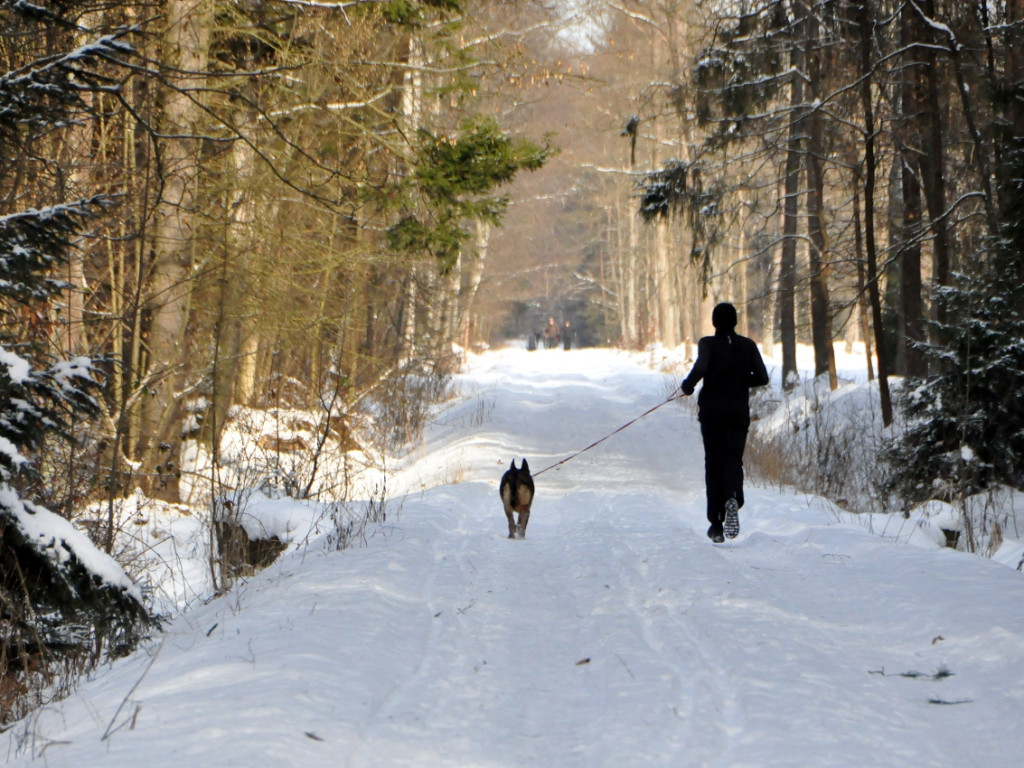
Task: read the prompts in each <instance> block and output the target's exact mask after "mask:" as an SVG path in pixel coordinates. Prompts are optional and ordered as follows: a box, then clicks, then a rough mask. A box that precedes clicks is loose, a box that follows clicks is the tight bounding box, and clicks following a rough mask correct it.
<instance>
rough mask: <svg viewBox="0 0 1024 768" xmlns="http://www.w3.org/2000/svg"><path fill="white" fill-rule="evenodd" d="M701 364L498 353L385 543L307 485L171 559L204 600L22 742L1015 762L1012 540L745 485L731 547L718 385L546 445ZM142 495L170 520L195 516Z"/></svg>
mask: <svg viewBox="0 0 1024 768" xmlns="http://www.w3.org/2000/svg"><path fill="white" fill-rule="evenodd" d="M638 362H639V363H643V364H638ZM684 373H685V371H683V370H679V369H678V365H674V364H672V361H671V360H669V359H668V358H667V357H666V358H665V359H655V353H654V352H652V353H651V355H650V357H649V358H645V359H643V360H642V361H638V360H637V359H636V358H635V357H634V356H631V355H628V354H626V353H622V352H615V351H609V350H573V351H570V352H565V351H562V350H548V351H534V352H528V351H526V350H525V349H517V348H508V349H503V350H497V351H491V352H487V353H484V354H482V355H478V356H472V357H471V358H470V359H469V361H468V363H467V366H466V370H465V371H464V373H462V374H461V375H459V376H458V377H457V381H456V384H457V391H458V397H457V398H456V400H454V401H453V402H452V403H449V404H448V405H447V406H445V407H443V408H442V409H439V412H438V413H437V415H436V417H435V418H434V420H433V421H432V423H431V425H430V426H429V428H428V429H427V430H426V432H425V434H424V436H423V440H422V441H421V442H420V443H419V444H418V445H417V446H415V447H414V449H413V450H412V451H411V452H410V453H409V454H408V455H407V456H406V457H404V459H402V461H401V463H400V464H399V466H397V467H395V468H394V470H393V471H392V472H391V477H390V478H389V482H388V487H389V489H391V490H392V492H393V493H394V494H396V495H395V496H393V497H392V498H391V499H390V500H389V501H388V515H387V520H386V522H384V523H382V524H381V525H379V526H377V527H374V528H372V529H370V530H368V531H367V532H366V536H365V541H364V542H363V544H362V545H360V546H357V547H354V548H350V549H347V550H344V551H340V552H339V551H335V550H334V548H333V547H330V546H326V545H325V544H324V538H325V536H324V535H320V534H318V533H317V531H318V530H319V529H318V528H317V526H316V525H315V520H313V519H311V518H310V515H309V512H308V508H306V510H305V511H301V512H297V513H296V514H295V517H294V520H305V521H306V523H305V524H304V527H303V526H299V528H298V529H297V528H296V525H295V523H294V521H293V522H291V523H289V522H280V518H281V516H282V515H285V517H287V515H286V514H285V512H286V510H285V509H284V505H285V504H286V501H285V500H278V502H277V503H276V504H271V505H269V506H271V507H273V517H274V519H275V520H278V521H279V522H278V523H277V525H278V526H279V527H280V528H282V530H288V531H291V532H292V533H291V534H290V537H289V539H288V542H289V548H288V550H287V552H286V553H285V555H284V556H283V557H282V558H281V559H280V560H278V562H277V563H275V564H274V565H273V566H271V567H270V568H268V569H267V570H265V571H263V572H261V573H258V574H256V575H255V576H253V577H251V578H249V579H246V580H244V581H243V582H241V583H239V584H238V585H237V586H236V587H235V588H234V589H233V590H232V591H231V592H230V593H229V594H227V595H225V596H223V597H220V598H218V599H215V600H212V601H204V600H202V599H200V595H201V593H202V589H201V588H199V587H196V586H195V582H191V581H190V580H189V579H190V574H189V572H188V568H189V567H191V566H179V567H171V566H168V570H169V571H175V570H176V568H177V577H178V579H179V581H178V583H177V586H176V587H174V588H173V589H172V590H171V594H170V596H169V597H168V600H170V601H171V602H176V603H177V604H178V605H179V606H181V605H187V606H189V607H188V608H187V610H184V611H183V612H182V613H181V614H180V615H179V616H178V617H177V618H175V619H174V620H172V621H170V622H168V623H167V625H166V626H165V630H164V632H162V633H160V634H157V635H155V636H154V637H153V638H152V640H151V641H150V642H149V643H148V644H146V645H145V647H144V648H142V649H141V650H139V651H138V652H137V653H135V654H134V655H133V656H131V657H130V658H128V659H124V660H120V661H117V662H116V663H114V664H112V665H110V666H109V667H105V668H103V669H101V670H100V671H99V672H98V673H97V674H96V675H95V676H94V679H92V680H91V681H89V682H87V683H85V684H84V685H83V686H82V687H81V688H80V690H79V691H78V692H77V693H76V694H75V695H73V696H71V697H70V698H68V699H66V700H64V701H62V702H58V703H54V704H50V705H48V706H46V707H44V708H42V709H40V710H38V711H36V712H35V713H34V714H33V715H32V716H31V717H29V718H27V719H26V720H24V721H21V722H18V723H15V724H13V725H12V727H10V728H9V729H8V730H7V731H6V732H5V733H4V735H3V738H4V739H5V740H6V755H7V760H8V762H9V764H11V765H14V766H18V765H46V766H74V767H75V768H89V767H90V766H105V767H107V768H119V767H122V766H123V767H124V768H138V766H147V767H148V768H162V767H163V766H167V767H168V768H171V767H172V766H173V768H180V766H182V765H190V766H232V765H238V766H292V765H294V766H303V767H304V768H307V767H308V768H314V767H315V766H330V767H331V768H336V767H338V766H344V767H349V768H371V767H372V768H397V766H439V767H442V766H453V767H454V766H458V768H474V767H479V768H497V767H498V766H509V767H510V768H511V767H513V766H515V767H518V766H526V765H536V766H545V767H551V766H555V767H557V766H579V767H580V768H602V767H604V766H607V767H608V768H623V766H661V765H664V766H671V767H672V768H680V767H683V768H686V767H689V766H693V767H695V768H696V767H697V766H700V767H702V768H703V767H705V766H707V767H712V766H721V767H723V768H725V767H729V768H739V767H740V766H750V767H755V766H756V767H757V768H762V767H765V766H772V767H775V766H793V768H807V767H808V766H814V768H840V767H842V768H846V767H849V768H864V766H873V767H878V768H883V767H884V768H890V767H891V768H897V767H900V766H907V767H908V768H920V767H922V766H928V767H929V768H944V767H948V768H962V766H967V765H970V766H986V767H987V768H993V767H995V768H998V767H1001V766H1007V767H1009V766H1016V765H1019V762H1020V758H1021V755H1022V754H1024V728H1022V727H1021V724H1022V723H1024V611H1022V610H1021V605H1024V574H1022V573H1021V572H1019V571H1018V570H1016V569H1015V568H1013V567H1007V565H1009V563H1006V564H1000V563H999V562H994V561H993V560H990V559H986V558H983V557H978V556H974V555H969V554H965V553H961V552H955V551H953V550H950V549H947V548H944V547H942V546H940V545H939V543H938V542H935V541H931V540H929V539H927V538H923V539H921V540H920V541H913V542H910V543H908V541H907V537H905V536H904V537H899V536H893V535H884V536H883V535H879V533H878V532H877V531H880V530H882V529H884V528H886V526H884V525H879V524H878V521H874V523H872V524H868V523H867V522H865V520H864V519H862V518H853V517H851V516H849V515H844V514H843V513H841V512H840V511H839V510H837V509H836V508H835V507H834V506H832V505H831V504H829V503H828V502H825V501H823V500H821V499H818V498H814V497H810V496H807V495H804V494H799V493H796V492H794V491H792V490H781V491H780V490H778V489H769V488H759V487H756V486H752V485H750V484H749V483H748V487H747V494H746V495H747V504H746V506H745V507H744V509H743V510H741V513H740V517H741V522H742V530H741V532H740V535H739V537H738V538H737V539H735V540H732V541H729V542H727V543H726V544H723V545H714V544H712V543H711V542H710V541H709V540H708V539H707V537H706V535H705V531H706V528H707V523H706V520H705V516H704V490H703V452H702V448H701V443H700V434H699V429H698V424H697V420H696V413H695V409H694V402H693V399H692V398H691V399H688V400H677V401H673V402H671V403H667V404H665V405H664V406H662V407H659V408H657V410H655V411H654V412H653V413H651V414H650V415H648V416H646V417H644V418H643V419H640V420H639V421H637V422H636V423H635V424H633V425H632V426H630V427H629V428H628V429H625V430H623V431H622V432H620V433H618V434H616V435H615V436H614V437H612V438H611V439H608V440H606V441H604V442H602V443H600V444H599V445H598V446H597V447H595V448H593V449H591V450H588V451H586V452H584V453H580V454H579V455H577V456H575V457H574V458H572V459H571V460H569V461H568V462H566V463H564V464H561V465H560V466H557V467H555V468H552V469H550V470H548V471H543V470H545V469H546V468H548V467H551V466H552V465H555V464H556V463H557V462H560V461H561V460H563V459H564V458H566V457H567V456H570V455H572V454H574V453H576V452H577V451H579V450H580V449H581V448H584V447H585V446H587V445H589V444H591V443H593V442H594V441H595V440H598V439H599V438H601V437H603V436H605V435H607V434H609V433H611V432H612V431H613V430H615V429H617V428H618V427H619V426H621V425H623V424H624V423H626V422H628V421H629V420H631V419H633V418H635V417H637V416H638V415H639V414H641V413H643V412H644V411H646V410H648V409H649V408H652V407H654V406H657V405H659V404H661V403H663V402H664V401H665V400H666V399H668V398H669V396H670V395H672V393H673V390H674V389H675V387H677V386H678V383H679V380H680V379H681V377H682V374H684ZM775 378H776V381H777V373H776V376H775ZM524 457H525V458H527V459H528V460H529V463H530V466H531V468H532V469H533V471H534V473H535V475H536V486H537V495H536V500H535V503H534V506H533V514H532V516H531V519H530V526H529V531H528V535H527V538H526V539H525V540H515V541H512V540H509V539H508V538H507V537H506V536H507V526H506V522H505V519H504V515H503V513H502V511H501V504H500V501H499V499H498V493H497V488H498V481H499V479H500V477H501V473H502V472H503V471H504V470H505V469H506V468H507V467H508V465H509V463H510V462H511V461H512V460H513V459H515V460H516V461H519V460H521V459H522V458H524ZM261 503H263V504H267V502H261ZM296 505H297V503H296ZM258 507H259V505H256V507H254V509H258ZM140 509H142V506H141V502H140ZM146 509H148V511H147V512H145V514H146V520H145V521H142V522H140V527H145V526H155V525H160V526H161V527H162V528H163V529H165V530H164V533H165V536H164V538H163V539H161V541H163V542H165V544H166V542H168V541H170V542H172V543H173V542H174V540H175V535H176V530H177V529H175V528H174V526H175V525H183V523H182V522H181V521H182V520H183V519H184V518H183V517H182V516H178V517H177V518H174V520H176V521H177V522H172V520H171V518H170V517H166V518H162V519H157V518H158V516H157V515H156V514H152V513H153V509H152V508H146ZM140 514H142V512H140ZM161 514H164V515H166V514H167V510H163V511H162V512H161ZM289 519H292V518H289ZM299 529H301V530H299ZM192 530H193V529H192V528H187V527H186V528H181V529H180V530H177V535H179V537H180V536H185V537H186V538H187V536H189V535H192V534H191V533H190V531H192ZM300 533H301V534H302V535H299V534H300ZM1018 544H1019V542H1018ZM166 546H171V545H166ZM177 546H178V552H179V553H180V554H183V555H187V552H185V551H184V550H186V549H187V547H186V546H184V545H183V544H182V543H181V542H179V544H178V545H177ZM1015 546H1017V545H1015ZM166 551H167V552H170V551H171V550H170V549H168V550H166ZM1018 551H1019V546H1018ZM178 562H179V563H180V562H189V561H188V559H187V557H186V558H184V559H182V560H179V561H178ZM195 562H196V563H198V562H200V560H196V561H195ZM197 567H198V566H197ZM197 578H198V576H197Z"/></svg>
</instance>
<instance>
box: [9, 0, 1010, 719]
mask: <svg viewBox="0 0 1024 768" xmlns="http://www.w3.org/2000/svg"><path fill="white" fill-rule="evenodd" d="M1022 6H1024V4H1022V2H1021V0H1000V1H999V2H995V3H981V2H974V1H971V2H967V3H951V2H943V0H905V1H904V2H883V1H881V0H855V1H853V2H851V1H850V0H820V1H819V2H817V3H809V2H806V0H765V2H754V1H751V0H736V1H735V2H728V3H722V2H719V3H707V2H698V1H697V0H694V1H693V2H658V1H657V0H642V1H634V0H627V1H626V2H604V1H603V0H593V2H565V3H561V4H558V3H556V4H553V5H549V4H544V3H539V2H531V1H530V0H521V1H520V0H502V1H500V2H481V1H479V0H351V1H349V2H345V1H343V0H341V1H339V2H330V1H325V2H321V1H320V0H260V1H259V2H255V1H252V2H250V1H248V0H247V1H245V2H236V3H228V2H221V1H220V0H156V1H155V2H130V3H129V2H121V1H120V0H109V1H108V2H104V3H99V2H91V1H89V0H86V1H84V2H39V3H30V2H26V1H25V0H0V30H2V33H3V34H2V37H0V57H2V61H0V265H2V266H0V362H2V363H3V365H0V392H2V394H3V397H2V399H0V520H2V522H0V527H2V530H3V538H2V542H0V603H2V615H3V620H2V621H3V626H4V641H3V647H2V649H0V671H2V672H3V680H5V681H6V680H8V679H9V678H10V679H13V680H14V681H15V684H14V685H13V687H12V689H11V691H7V690H6V689H5V690H4V691H3V692H2V695H0V699H3V701H0V709H3V712H4V715H5V716H7V714H9V713H10V712H11V711H13V710H11V708H10V706H9V701H8V699H9V698H10V697H11V696H14V697H16V696H17V695H19V694H20V693H22V692H23V690H22V689H23V685H22V683H21V682H18V681H19V680H21V679H22V677H19V676H24V675H27V674H31V673H33V672H37V671H38V670H39V669H40V667H44V668H45V667H46V666H47V665H48V664H50V663H52V662H53V659H54V658H59V659H61V660H62V661H60V662H58V663H67V662H66V660H67V659H69V658H71V659H74V662H73V663H74V664H76V665H82V666H87V665H88V664H89V663H95V661H97V660H99V659H101V658H104V657H105V656H107V655H116V654H118V653H122V652H124V651H125V650H127V649H128V648H130V647H131V646H132V644H133V643H134V642H136V641H137V639H138V637H139V636H141V635H142V634H144V633H145V632H146V631H147V630H146V627H148V626H152V625H153V624H154V623H158V621H159V617H157V616H154V615H152V614H151V612H150V611H148V610H147V608H146V607H145V598H144V596H142V595H140V594H139V593H137V592H136V591H135V590H134V589H133V587H132V586H131V585H130V584H127V583H124V582H122V581H121V580H120V579H119V578H118V577H116V576H115V577H112V578H111V579H109V580H106V581H105V580H103V579H98V578H94V576H95V569H91V568H90V567H88V566H89V565H90V562H91V559H90V558H91V557H92V556H91V555H86V554H85V553H86V552H87V548H86V545H85V544H84V543H82V544H74V543H73V539H74V537H75V536H76V535H80V534H81V532H84V535H87V536H88V538H89V540H90V541H91V543H92V545H94V546H95V547H96V548H97V550H98V551H99V552H102V553H105V555H106V556H108V557H111V559H114V558H116V557H117V555H118V551H119V550H118V544H117V542H118V537H119V531H120V528H121V526H122V525H123V524H124V523H123V521H122V520H120V519H119V516H118V514H117V509H118V508H119V507H118V502H119V500H122V499H124V498H125V497H127V496H129V495H130V494H132V493H135V492H136V489H139V490H140V491H141V492H142V493H144V494H146V495H147V496H148V497H151V498H159V499H163V500H165V501H168V502H175V503H176V502H183V501H187V500H188V499H186V498H185V497H186V496H187V494H188V493H190V492H192V490H194V489H195V487H196V486H197V484H199V480H198V479H197V478H196V477H190V476H188V475H187V472H186V468H185V466H184V460H183V456H186V455H189V452H190V451H191V452H192V454H195V452H197V451H199V452H202V454H203V456H204V457H205V459H204V460H205V461H206V464H205V466H206V467H207V469H208V472H207V476H206V477H205V479H204V480H203V481H204V482H207V481H208V482H207V488H206V490H205V491H204V493H205V494H206V495H205V496H203V498H204V499H205V500H206V503H207V505H208V506H209V507H210V509H211V512H210V520H211V524H210V541H211V551H212V552H215V553H217V554H216V555H215V556H211V560H214V559H217V562H216V563H212V564H211V568H213V569H214V570H216V571H217V574H218V575H217V576H216V577H215V579H214V581H215V583H217V584H220V585H224V584H228V583H230V579H231V576H230V573H229V572H228V571H227V570H223V571H222V570H219V569H221V568H222V566H224V562H226V561H227V560H230V557H231V554H230V550H231V548H232V547H234V546H236V544H235V542H236V539H237V537H236V536H234V535H233V534H232V533H231V532H230V530H229V528H228V527H227V523H228V522H230V517H231V514H232V502H231V494H232V493H235V492H237V491H238V483H237V478H234V477H232V479H230V480H228V479H226V478H228V477H229V476H230V473H231V469H230V467H228V464H229V458H228V456H227V454H226V452H225V448H226V442H225V435H226V434H227V430H228V429H229V427H230V425H231V424H232V421H233V420H235V421H237V420H238V419H239V417H240V415H241V414H251V413H253V412H262V413H273V414H275V415H276V417H277V418H279V419H284V418H285V416H284V414H287V418H288V419H291V421H290V422H289V423H288V425H287V427H288V428H287V429H283V428H281V429H279V430H278V434H277V435H276V436H273V437H268V436H264V437H268V446H269V448H270V449H273V450H275V451H277V452H278V453H280V452H282V451H285V452H286V451H288V450H291V449H294V448H295V447H296V446H301V448H302V450H303V451H305V452H306V453H308V454H309V455H310V456H311V462H312V469H310V470H309V471H308V472H307V474H306V475H305V476H303V477H300V478H295V477H289V478H284V479H283V480H282V479H281V478H273V480H274V481H275V482H277V481H278V480H281V482H282V483H284V485H285V486H286V487H287V490H288V492H289V493H290V494H295V495H299V496H302V495H311V494H316V493H326V492H327V491H324V490H323V489H322V486H321V485H320V484H318V482H317V481H316V475H317V472H318V468H319V466H320V465H319V463H318V462H320V461H321V459H322V457H323V456H324V455H325V452H327V451H335V452H344V451H345V450H346V449H348V448H351V447H358V448H360V449H361V451H362V454H363V455H371V454H373V453H374V452H375V451H376V452H377V453H381V454H382V453H383V452H386V450H387V448H388V447H389V446H392V445H395V444H400V443H402V442H404V441H408V440H409V439H411V438H412V437H414V436H415V434H416V430H417V428H418V426H417V425H418V424H419V423H420V422H421V420H422V419H423V417H424V413H425V412H426V410H427V409H428V408H429V407H430V405H431V404H432V403H433V402H435V401H436V400H437V398H439V397H442V396H443V393H444V388H445V380H446V377H447V376H448V375H450V374H451V373H452V372H453V371H455V370H457V369H458V366H459V365H460V362H461V355H463V354H464V353H465V352H466V351H467V350H472V349H476V348H482V347H483V346H486V345H496V344H500V343H503V342H504V341H505V340H508V339H513V340H516V341H517V342H518V341H521V340H522V339H524V338H525V337H526V336H527V335H528V334H531V333H533V332H534V331H536V330H540V328H542V327H543V323H544V322H545V321H546V320H547V318H548V317H549V316H551V317H555V318H556V319H557V320H558V322H559V323H561V322H562V321H563V320H571V321H572V327H573V328H575V329H577V330H576V331H575V333H576V342H577V343H581V344H585V345H610V346H619V347H622V348H626V349H642V348H645V347H648V346H650V345H656V344H660V345H664V346H665V347H672V348H675V347H679V346H685V347H686V348H687V349H689V348H690V347H691V346H692V345H693V344H694V343H695V341H696V340H697V339H698V338H699V337H700V336H701V335H703V334H704V333H705V332H706V331H707V328H708V325H709V316H710V308H711V306H713V304H714V303H715V302H716V301H718V300H729V301H733V302H734V303H736V304H737V306H739V307H741V313H740V317H741V324H742V325H741V328H740V330H741V331H742V332H743V333H745V334H746V335H749V336H751V337H753V338H754V339H755V340H756V341H758V342H759V343H760V344H763V345H765V346H766V347H769V346H771V345H774V344H779V345H781V349H782V358H783V374H784V375H783V379H784V381H785V382H786V383H787V385H793V384H795V383H796V349H797V345H798V344H800V343H807V344H811V345H813V349H814V354H815V366H814V367H815V373H816V375H818V376H820V377H821V378H822V380H823V381H826V382H828V385H829V386H830V387H831V388H833V389H834V388H835V387H836V386H837V385H838V380H837V374H836V366H835V360H834V356H833V355H834V353H833V350H834V343H835V342H836V341H837V340H844V339H845V340H848V341H854V340H856V341H858V342H862V343H864V344H865V347H866V361H865V364H866V365H867V367H868V370H869V371H870V374H871V376H872V377H874V378H877V381H878V391H879V398H880V408H881V413H882V416H883V419H884V421H885V424H886V425H888V424H890V423H891V422H892V420H893V418H894V413H897V412H898V413H902V415H903V418H904V419H905V423H906V424H907V427H906V429H905V430H903V432H902V433H901V437H900V439H899V440H895V441H893V444H892V445H891V446H890V448H889V451H890V453H889V456H888V460H889V464H890V466H891V467H892V468H893V469H892V477H891V484H892V487H893V488H894V489H897V490H898V491H899V493H901V494H902V496H903V497H904V498H906V499H908V500H911V501H921V500H924V499H928V498H938V497H942V498H947V499H949V498H955V497H957V495H959V496H963V495H964V494H966V493H970V492H974V491H977V490H979V489H984V488H987V487H990V486H992V485H994V484H1007V485H1010V486H1012V487H1016V488H1022V487H1024V462H1022V459H1021V457H1022V454H1024V397H1022V394H1024V393H1022V381H1024V379H1022V373H1024V343H1022V341H1021V340H1022V339H1024V205H1022V200H1024V195H1022V188H1024V48H1022V46H1021V41H1022V40H1024V7H1022ZM893 377H900V379H901V380H906V381H907V382H910V383H905V384H904V385H903V386H902V387H900V388H899V390H898V392H896V393H894V392H891V391H890V387H889V380H890V378H893ZM912 382H920V383H921V384H922V385H921V386H915V385H914V384H913V383H912ZM296 414H301V415H296ZM297 432H301V435H297V434H296V433H297ZM285 433H287V434H285ZM261 440H262V438H261ZM268 446H263V447H268ZM345 487H347V485H346V480H345V479H344V478H341V479H337V480H336V481H335V482H334V485H333V486H332V489H331V490H332V492H334V493H336V494H340V495H344V489H345ZM339 489H340V490H339ZM44 513H45V514H47V515H49V514H53V515H55V516H57V517H59V518H62V519H63V520H64V521H71V522H72V523H74V524H75V525H74V531H71V530H68V532H67V534H66V536H67V538H66V539H62V540H60V541H56V540H55V541H50V542H49V543H46V544H45V546H44V545H40V543H39V541H38V540H36V539H33V535H32V534H31V533H30V529H31V526H29V525H28V523H27V522H26V521H27V520H29V519H30V518H34V519H36V520H38V519H40V516H41V515H43V514H44ZM70 528H71V526H70V525H69V529H70ZM61 530H64V529H61ZM67 553H71V554H70V555H69V554H67ZM235 554H236V556H237V553H235ZM218 558H223V561H222V560H220V559H218ZM122 564H123V563H122ZM224 567H226V566H224ZM40 617H45V618H43V619H41V618H40ZM40 627H43V629H40ZM68 627H71V629H70V630H69V629H68ZM54 649H57V650H56V651H55V650H54ZM55 653H56V656H54V655H53V654H55ZM19 686H20V687H19Z"/></svg>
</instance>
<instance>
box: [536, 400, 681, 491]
mask: <svg viewBox="0 0 1024 768" xmlns="http://www.w3.org/2000/svg"><path fill="white" fill-rule="evenodd" d="M680 397H686V395H684V394H683V393H682V392H679V391H676V392H675V393H673V394H672V396H671V397H669V399H668V400H665V401H664V402H661V403H658V404H657V405H656V406H654V407H653V408H648V409H647V410H646V411H644V412H643V413H641V414H640V415H639V416H637V417H636V418H635V419H633V420H632V421H627V422H626V423H625V424H623V425H622V426H621V427H619V428H618V429H616V430H615V431H614V432H609V433H608V434H607V435H605V436H604V437H602V438H601V439H600V440H595V441H594V442H592V443H591V444H590V445H588V446H587V447H586V448H583V449H581V450H578V451H576V453H573V454H571V455H569V456H566V457H565V458H564V459H562V460H561V461H557V462H555V463H554V464H552V465H551V466H550V467H544V469H542V470H541V471H540V472H534V473H532V474H533V476H534V477H537V475H543V474H544V473H545V472H547V471H548V470H549V469H554V468H555V467H558V466H561V465H562V464H565V462H567V461H569V460H570V459H575V458H576V457H577V456H579V455H580V454H581V453H586V452H587V451H589V450H590V449H591V448H593V447H594V446H596V445H600V444H601V443H603V442H604V441H605V440H607V439H608V438H609V437H611V436H612V435H617V434H618V433H619V432H621V431H622V430H624V429H625V428H626V427H628V426H630V425H632V424H634V423H636V422H638V421H640V419H642V418H643V417H644V416H646V415H647V414H649V413H654V412H655V411H656V410H658V409H659V408H661V406H663V405H668V404H669V403H671V402H672V401H673V400H678V399H679V398H680Z"/></svg>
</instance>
